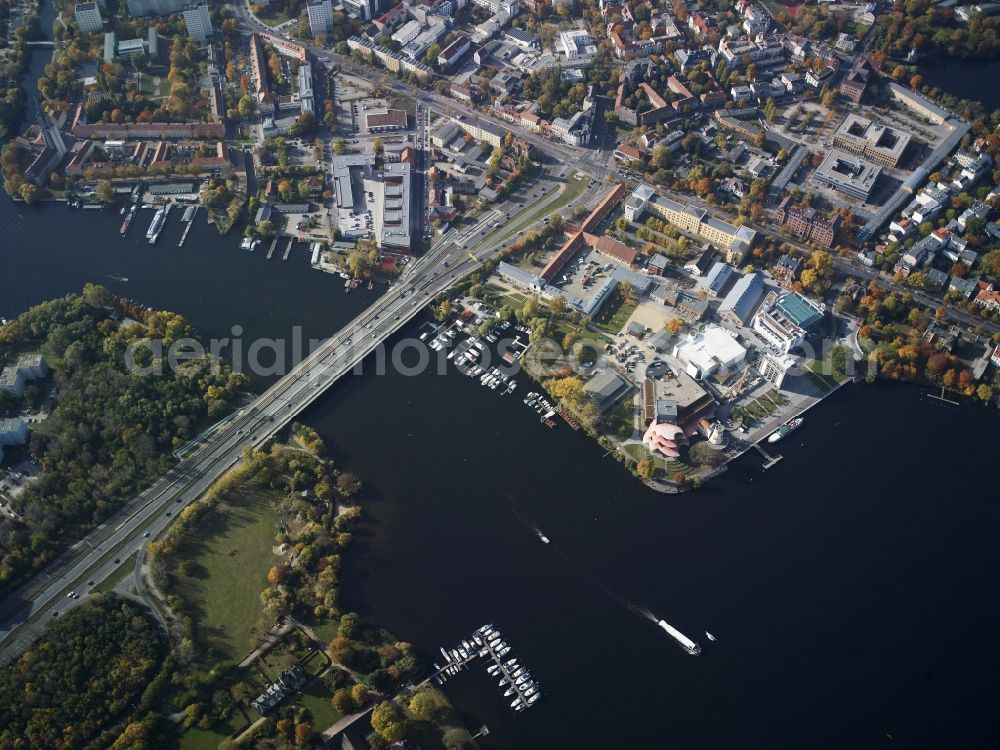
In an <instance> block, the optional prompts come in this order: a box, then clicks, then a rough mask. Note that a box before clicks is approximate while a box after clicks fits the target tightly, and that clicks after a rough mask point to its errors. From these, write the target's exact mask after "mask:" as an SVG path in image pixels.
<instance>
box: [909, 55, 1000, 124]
mask: <svg viewBox="0 0 1000 750" xmlns="http://www.w3.org/2000/svg"><path fill="white" fill-rule="evenodd" d="M920 75H921V76H923V79H924V83H925V84H926V85H928V86H935V87H937V88H939V89H941V90H942V91H947V92H948V93H950V94H954V95H955V96H957V97H958V98H959V99H971V100H972V101H980V102H982V103H983V107H984V108H985V109H986V111H987V112H991V111H993V110H994V109H998V108H1000V88H996V87H994V86H992V85H987V84H986V83H985V82H986V81H995V80H996V79H997V76H1000V59H997V60H961V59H958V58H954V59H948V60H935V61H934V62H932V63H928V64H926V65H921V66H920Z"/></svg>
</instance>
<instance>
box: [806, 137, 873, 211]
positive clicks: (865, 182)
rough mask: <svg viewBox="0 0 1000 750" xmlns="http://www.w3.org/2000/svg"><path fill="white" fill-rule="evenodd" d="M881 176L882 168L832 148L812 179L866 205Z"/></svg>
mask: <svg viewBox="0 0 1000 750" xmlns="http://www.w3.org/2000/svg"><path fill="white" fill-rule="evenodd" d="M881 174H882V167H880V166H878V165H875V164H870V163H868V162H867V161H865V159H864V158H863V157H860V156H852V155H851V154H848V153H847V152H845V151H841V150H840V149H836V148H832V149H830V152H829V153H828V154H827V155H826V158H825V159H823V162H822V164H820V165H819V167H817V168H816V171H815V173H813V179H815V180H816V181H817V182H819V183H820V184H822V185H828V186H829V187H832V188H833V189H834V190H836V191H837V192H838V193H841V194H842V195H846V196H848V197H849V198H854V199H856V200H859V201H861V202H863V203H867V202H868V199H869V198H870V197H871V194H872V192H873V191H874V190H875V185H876V183H877V182H878V178H879V177H880V176H881Z"/></svg>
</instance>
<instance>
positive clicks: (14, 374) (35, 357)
mask: <svg viewBox="0 0 1000 750" xmlns="http://www.w3.org/2000/svg"><path fill="white" fill-rule="evenodd" d="M48 371H49V365H48V363H47V362H46V361H45V357H43V356H42V355H41V354H22V355H21V356H20V357H18V358H17V363H16V364H13V365H8V366H7V367H4V368H3V370H0V391H6V392H7V393H9V394H11V395H12V396H18V397H20V396H21V394H23V393H24V384H25V383H27V382H28V381H29V380H34V379H35V378H41V377H45V374H46V373H47V372H48Z"/></svg>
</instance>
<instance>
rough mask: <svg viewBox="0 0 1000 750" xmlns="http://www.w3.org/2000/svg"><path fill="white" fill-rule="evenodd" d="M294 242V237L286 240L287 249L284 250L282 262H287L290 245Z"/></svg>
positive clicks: (290, 252) (290, 250) (290, 251)
mask: <svg viewBox="0 0 1000 750" xmlns="http://www.w3.org/2000/svg"><path fill="white" fill-rule="evenodd" d="M293 242H295V238H294V237H289V238H288V247H286V248H285V254H284V255H282V256H281V259H282V260H288V256H289V255H291V254H292V243H293Z"/></svg>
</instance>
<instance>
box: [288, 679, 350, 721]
mask: <svg viewBox="0 0 1000 750" xmlns="http://www.w3.org/2000/svg"><path fill="white" fill-rule="evenodd" d="M332 698H333V693H332V692H331V690H330V688H329V687H328V686H327V684H326V683H325V682H323V680H313V681H312V682H310V683H309V685H308V686H307V687H306V689H305V690H304V691H303V692H301V693H299V694H298V696H296V698H295V705H296V706H302V707H303V708H308V709H309V713H311V714H312V717H313V718H312V725H313V729H314V730H316V732H322V731H323V730H325V729H326V728H327V727H329V726H330V725H331V724H333V723H334V722H337V721H340V720H341V719H342V718H343V717H344V715H343V714H342V713H340V712H339V711H338V710H337V709H335V708H334V707H333V704H332V703H331V702H330V700H331V699H332Z"/></svg>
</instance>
